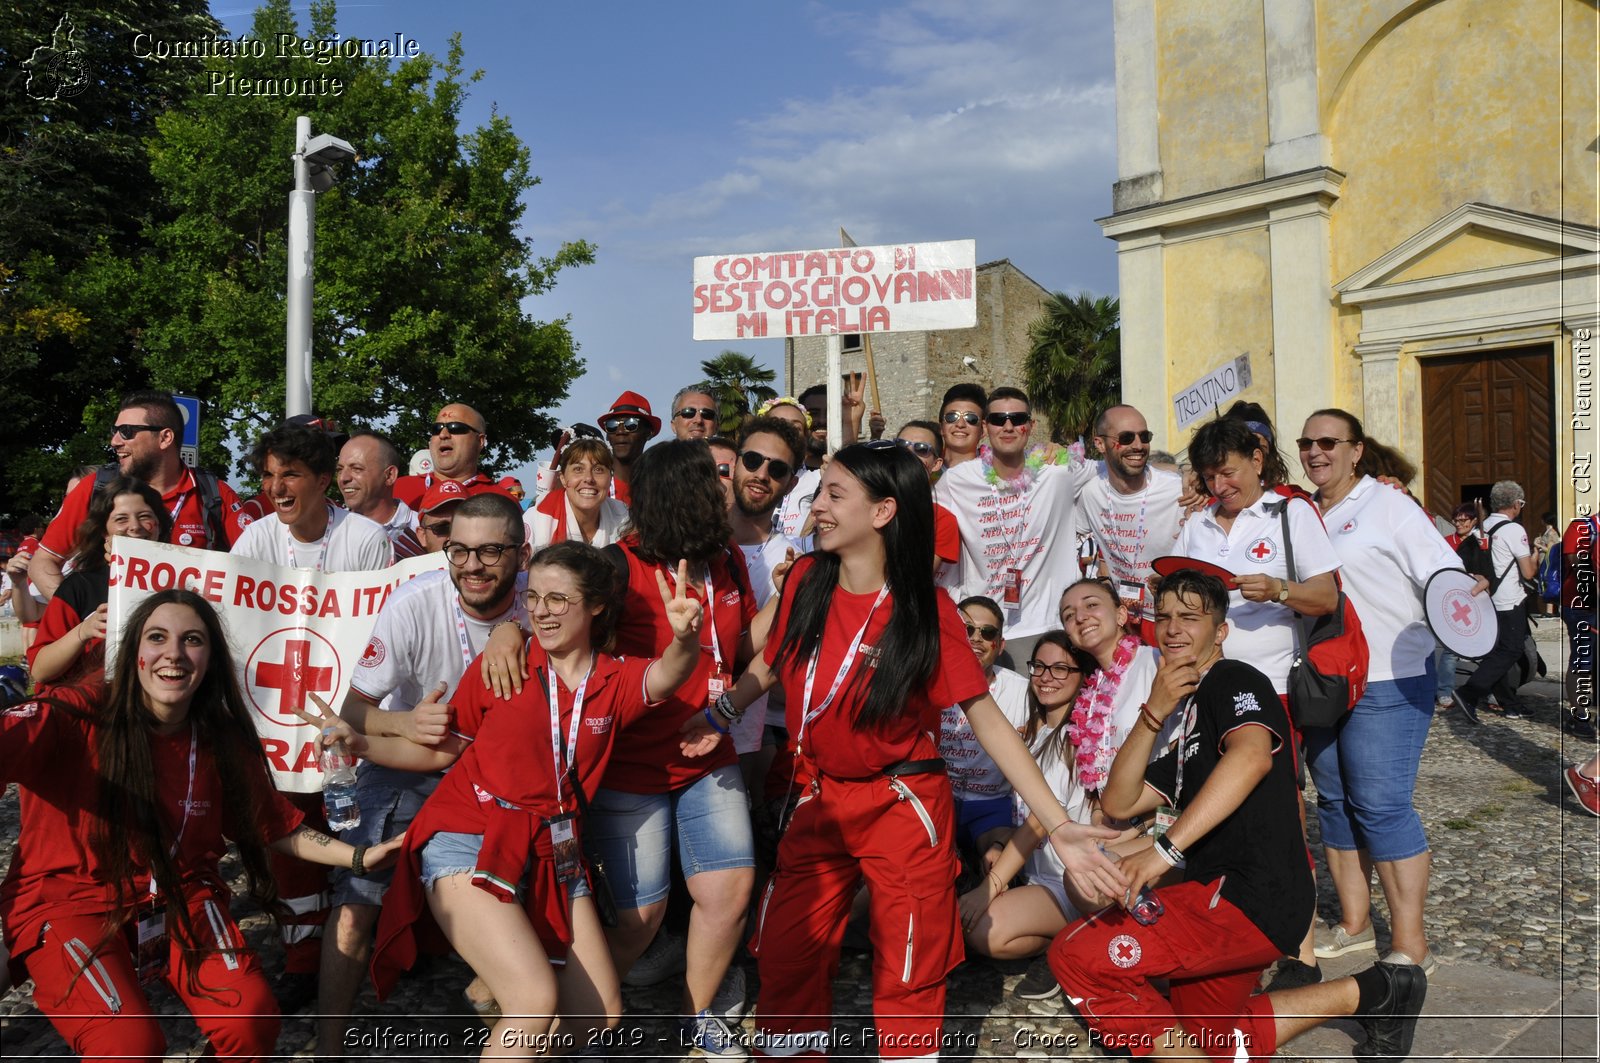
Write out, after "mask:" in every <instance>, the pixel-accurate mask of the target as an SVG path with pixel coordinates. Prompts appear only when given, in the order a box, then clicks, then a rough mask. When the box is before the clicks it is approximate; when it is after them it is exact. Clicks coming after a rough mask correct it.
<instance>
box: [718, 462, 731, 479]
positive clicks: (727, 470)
mask: <svg viewBox="0 0 1600 1063" xmlns="http://www.w3.org/2000/svg"><path fill="white" fill-rule="evenodd" d="M717 475H718V476H720V477H722V478H723V479H724V480H726V479H728V478H729V477H731V476H732V475H733V466H732V465H730V464H728V463H727V462H725V461H719V462H717Z"/></svg>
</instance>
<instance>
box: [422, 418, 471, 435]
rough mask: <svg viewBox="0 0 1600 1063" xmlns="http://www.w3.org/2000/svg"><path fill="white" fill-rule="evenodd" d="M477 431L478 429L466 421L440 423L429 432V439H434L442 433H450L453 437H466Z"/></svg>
mask: <svg viewBox="0 0 1600 1063" xmlns="http://www.w3.org/2000/svg"><path fill="white" fill-rule="evenodd" d="M476 431H477V429H476V428H474V427H473V426H472V425H470V424H468V423H467V422H465V421H439V422H438V423H436V424H435V425H434V426H433V428H432V429H431V430H429V432H428V438H429V439H432V438H433V437H434V436H436V435H439V434H440V433H441V432H449V433H450V434H451V435H453V436H464V435H471V434H472V433H473V432H476Z"/></svg>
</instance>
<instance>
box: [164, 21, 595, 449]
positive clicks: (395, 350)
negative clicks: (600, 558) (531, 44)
mask: <svg viewBox="0 0 1600 1063" xmlns="http://www.w3.org/2000/svg"><path fill="white" fill-rule="evenodd" d="M337 32H338V27H337V24H336V21H335V5H334V4H333V3H332V2H331V0H321V2H315V3H313V4H312V5H311V17H310V29H309V33H308V36H309V37H311V38H315V39H329V38H332V37H334V36H335V35H336V34H337ZM285 33H287V34H294V35H298V34H299V33H300V27H299V26H298V25H297V24H296V22H295V19H294V16H293V15H292V13H291V11H290V7H289V3H288V0H272V2H271V3H269V4H267V5H266V6H264V7H262V8H259V9H258V10H257V11H256V15H255V20H254V25H253V27H252V30H251V33H250V36H251V37H252V38H254V39H257V40H261V41H264V42H276V41H278V40H279V39H280V35H281V34H285ZM267 53H268V54H267V55H266V56H265V57H263V58H250V57H242V58H239V57H236V58H226V59H208V60H206V61H205V62H204V64H203V69H198V70H197V71H196V76H199V77H202V78H205V79H207V80H206V84H207V85H213V84H215V83H216V79H217V78H219V77H221V78H229V79H231V81H228V82H227V83H226V84H228V85H231V86H233V88H232V91H229V92H217V93H215V94H211V93H205V94H197V95H194V96H191V97H190V98H189V99H188V100H187V101H186V102H185V104H184V105H183V106H181V107H179V108H177V109H174V110H172V111H169V112H167V113H166V114H164V115H162V116H161V117H160V118H159V119H158V121H157V128H158V133H157V136H156V137H155V138H154V140H153V141H152V143H151V146H150V160H151V172H152V174H153V175H154V177H155V180H156V182H157V185H158V187H159V190H160V194H161V200H162V206H163V208H164V209H165V211H166V212H167V214H166V217H165V218H164V219H163V220H162V221H161V222H160V223H159V224H157V225H156V226H154V227H153V229H152V231H151V233H150V242H151V244H152V245H153V249H154V250H153V253H152V254H151V255H150V256H148V257H147V258H146V259H144V260H142V261H141V262H140V263H139V264H138V268H137V270H136V274H135V279H134V292H135V295H134V301H135V304H136V310H137V312H138V314H139V316H140V318H141V319H142V321H143V323H144V327H143V329H142V331H141V332H140V334H139V341H138V354H139V356H140V357H141V358H142V360H143V361H144V363H145V364H146V365H147V366H148V367H149V370H150V375H151V378H152V379H153V381H154V382H155V383H156V384H158V385H162V386H167V387H171V388H174V389H175V390H185V391H188V392H190V393H192V394H196V395H199V396H200V397H202V398H203V399H205V400H206V403H207V405H206V419H205V421H204V422H203V426H204V427H203V437H202V445H203V447H204V448H205V450H206V452H207V454H208V455H209V457H210V460H212V461H213V462H215V461H216V460H217V459H218V457H220V456H221V454H222V450H221V446H222V444H223V442H224V440H225V439H227V438H229V437H234V438H239V439H243V440H246V441H248V440H250V439H253V438H254V437H255V436H256V435H257V434H259V433H260V432H261V431H262V430H263V429H266V428H268V427H270V426H271V425H273V424H275V423H276V422H277V421H278V420H279V419H280V418H281V416H282V410H283V400H284V381H283V361H284V328H285V313H284V287H285V275H286V272H287V258H286V243H287V236H286V228H287V216H288V207H287V200H288V190H289V187H290V184H291V170H290V165H289V155H290V152H291V151H292V150H293V138H294V119H295V115H296V114H301V113H305V114H309V115H310V116H311V121H312V128H313V131H316V132H329V133H333V134H334V135H336V136H338V137H341V138H343V139H345V140H348V141H349V142H350V143H351V144H352V145H353V146H354V147H355V148H356V150H357V152H358V154H359V159H358V161H356V162H355V163H350V164H345V165H344V166H342V167H340V171H339V173H338V175H337V177H338V180H337V183H336V184H335V185H334V186H333V188H332V189H330V190H329V191H327V192H323V193H320V194H319V195H318V197H317V217H316V234H315V249H316V265H315V269H316V286H315V298H314V303H313V323H312V328H313V336H312V350H313V359H314V366H313V383H312V389H313V390H312V405H313V406H314V408H315V409H316V410H317V411H318V412H319V413H326V414H330V415H332V416H334V417H336V418H337V419H339V420H340V421H341V422H342V423H344V424H346V425H349V424H356V423H373V422H378V421H382V420H384V419H386V418H388V417H390V416H393V417H395V418H396V423H395V425H394V427H393V432H394V435H395V438H396V439H397V441H399V442H400V443H401V444H402V447H403V448H409V447H410V446H414V445H420V444H421V441H422V440H423V439H424V438H425V436H424V428H423V426H424V424H425V423H426V422H428V421H429V420H430V419H431V418H432V416H433V414H434V412H435V410H437V408H438V407H439V405H441V404H442V403H444V402H446V401H461V402H466V403H468V404H470V405H472V406H475V407H476V408H477V409H478V410H479V411H480V412H482V413H483V415H484V417H485V418H486V419H487V421H488V425H489V439H490V443H491V449H490V453H489V455H488V456H487V460H488V461H489V463H491V464H494V463H510V462H514V461H521V460H528V459H530V458H531V457H532V456H533V454H534V451H535V449H536V448H537V447H539V446H540V445H542V444H543V443H544V442H545V440H546V439H547V438H548V436H549V435H550V433H551V431H552V430H553V428H554V427H555V426H554V422H553V421H552V420H551V419H550V418H549V417H548V416H546V415H545V414H544V413H543V412H541V411H542V409H543V408H545V407H548V406H550V405H552V404H553V403H555V402H557V401H558V400H559V399H561V398H562V397H564V396H565V394H566V389H567V385H568V383H569V382H570V381H571V380H573V379H574V378H575V377H576V376H577V375H578V374H579V372H580V371H581V369H582V362H581V361H580V360H579V359H578V357H577V355H576V351H575V344H574V342H573V340H572V336H571V333H570V332H569V330H568V328H567V322H566V321H565V320H558V321H553V322H539V321H535V320H533V319H532V318H530V317H529V316H528V315H527V314H525V313H524V312H523V311H522V309H521V304H522V302H523V301H524V300H525V299H527V298H529V297H530V296H534V295H538V294H541V293H544V292H546V291H548V290H549V289H550V288H551V286H552V285H553V284H554V280H555V276H556V274H557V273H558V272H559V271H560V270H561V269H562V268H565V267H568V266H575V265H579V264H582V263H587V262H590V261H592V260H593V249H592V248H591V247H590V246H589V245H588V244H586V243H584V242H582V241H577V242H573V243H568V244H564V245H562V246H561V247H560V248H559V249H557V250H556V252H555V254H553V255H550V256H548V257H539V256H536V255H535V254H534V251H533V248H532V246H531V244H530V243H529V241H528V240H527V239H526V238H525V237H524V236H523V235H521V234H520V233H519V231H518V230H519V222H520V221H521V218H522V215H523V211H524V208H525V204H524V201H523V197H524V194H525V193H527V192H528V191H529V190H530V189H532V188H533V186H534V185H536V184H537V183H538V179H537V178H536V177H534V176H533V174H532V172H531V169H530V162H529V152H528V149H527V148H526V147H525V146H524V145H523V143H522V142H521V141H520V140H519V139H518V138H517V136H516V135H515V133H513V131H512V128H511V124H510V122H509V121H508V120H507V119H506V118H505V117H504V116H503V115H500V114H498V113H494V114H492V115H491V117H490V118H489V120H488V122H487V123H486V124H484V125H482V126H480V127H478V128H477V129H474V130H471V131H470V132H462V131H460V130H459V129H458V126H459V120H460V111H461V106H462V103H463V101H464V100H465V98H466V95H467V87H468V85H470V84H471V83H473V82H475V81H476V80H478V78H479V77H480V76H481V72H476V73H467V72H466V71H464V69H463V67H462V49H461V42H460V38H459V37H456V38H453V39H452V41H451V44H450V49H449V52H448V55H447V56H446V58H445V60H444V61H443V63H442V64H440V63H438V62H436V61H435V59H434V58H433V57H431V56H428V55H420V56H418V57H415V58H409V59H405V60H402V61H399V62H396V63H393V64H390V63H389V62H387V61H382V60H363V59H361V58H359V57H329V56H320V57H315V58H311V57H306V56H304V55H303V54H301V53H298V52H297V53H296V54H294V55H293V56H291V57H289V58H285V57H283V56H282V55H281V54H279V52H278V50H277V48H276V47H275V44H274V43H269V46H268V48H267ZM258 79H262V82H263V83H266V82H269V81H270V82H271V83H276V84H278V85H283V84H284V83H285V82H286V81H297V82H300V81H303V80H304V79H316V80H317V81H318V84H319V85H321V86H331V85H332V84H333V83H334V82H335V81H337V82H339V83H340V84H341V86H342V91H337V92H335V91H323V92H321V93H320V94H316V95H309V96H308V95H293V96H285V95H264V94H261V93H260V90H259V89H256V90H255V91H254V92H252V93H250V94H244V93H243V92H242V91H241V90H240V89H239V88H238V86H240V85H243V84H246V83H250V84H252V85H254V84H257V83H258Z"/></svg>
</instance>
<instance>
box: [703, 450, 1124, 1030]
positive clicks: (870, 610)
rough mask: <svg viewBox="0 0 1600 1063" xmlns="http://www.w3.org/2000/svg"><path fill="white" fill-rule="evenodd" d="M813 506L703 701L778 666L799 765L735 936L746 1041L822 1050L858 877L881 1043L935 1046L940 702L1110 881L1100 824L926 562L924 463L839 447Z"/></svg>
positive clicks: (950, 873) (947, 841)
mask: <svg viewBox="0 0 1600 1063" xmlns="http://www.w3.org/2000/svg"><path fill="white" fill-rule="evenodd" d="M811 512H812V515H813V516H814V517H815V518H816V529H817V546H818V552H817V553H814V554H811V555H810V556H808V557H805V558H802V559H801V560H800V561H798V562H796V563H795V567H794V569H793V571H792V572H791V573H790V574H789V576H788V579H787V580H786V581H785V584H784V587H783V603H782V605H781V606H780V608H779V613H778V618H777V621H776V623H775V624H774V626H773V630H772V634H771V637H770V638H769V639H768V641H767V643H766V648H765V650H764V652H763V654H762V656H761V657H758V658H757V659H756V660H755V661H754V662H752V664H751V666H750V669H749V670H748V671H746V672H745V674H744V675H743V676H741V677H740V679H739V682H738V684H737V685H736V686H735V688H734V689H733V691H731V692H730V693H729V695H728V696H727V697H725V698H723V699H721V700H720V701H719V702H718V704H717V706H716V708H715V710H714V712H715V713H716V714H720V715H721V717H722V718H723V719H724V720H726V719H730V718H737V716H738V715H739V713H740V712H742V711H743V708H744V707H745V706H747V705H749V704H750V703H751V702H752V701H754V700H755V699H756V698H757V697H758V696H759V695H760V693H761V692H762V691H764V690H766V689H768V688H770V687H771V686H772V685H773V684H774V683H777V682H782V684H783V686H784V690H785V692H786V694H787V706H788V708H787V711H788V726H789V732H790V734H791V735H794V736H796V740H797V742H798V744H799V747H800V750H801V754H802V755H803V756H804V757H806V758H807V759H808V760H809V762H810V764H811V765H812V766H813V767H814V769H815V777H814V781H813V782H812V785H811V787H810V788H809V790H808V791H807V792H806V793H805V794H804V795H803V796H802V797H801V799H800V803H799V805H798V807H797V808H796V810H795V812H794V815H793V817H792V819H791V820H790V823H789V826H788V830H787V832H786V833H785V834H784V836H783V840H782V842H781V843H780V845H779V849H778V870H777V872H776V874H774V876H773V878H772V880H771V881H770V882H769V884H768V886H767V889H766V893H765V895H764V897H763V898H762V901H761V905H760V907H759V909H758V912H759V915H758V923H757V926H756V928H755V932H754V935H753V937H752V940H751V947H752V950H753V951H755V952H756V954H757V957H758V959H759V962H760V972H761V995H760V999H759V1001H758V1005H757V1023H756V1026H757V1031H758V1032H757V1047H758V1048H759V1049H760V1050H761V1051H762V1052H763V1053H764V1054H767V1055H798V1054H802V1053H807V1054H822V1053H823V1052H825V1051H826V1050H827V1046H828V1039H829V1027H830V1022H831V1018H830V1015H831V1012H832V1000H831V997H830V995H829V981H830V977H831V974H832V972H833V970H834V967H835V965H836V960H837V956H838V951H839V943H840V939H841V937H842V935H843V933H844V920H845V915H846V913H847V912H848V910H849V907H850V901H851V898H852V897H853V896H854V895H855V892H856V888H857V886H858V885H859V884H860V882H861V881H862V880H863V879H865V880H866V882H867V884H868V886H869V887H870V895H871V906H872V909H871V911H872V927H871V936H872V944H873V1004H874V1007H875V1009H876V1013H877V1026H878V1038H879V1052H880V1054H881V1055H882V1056H883V1057H885V1058H906V1057H922V1056H925V1057H930V1058H931V1057H933V1056H936V1055H937V1053H938V1049H939V1031H940V1025H941V1022H942V1016H943V1014H944V996H945V976H946V975H948V974H949V972H950V970H951V969H952V968H954V967H955V965H956V964H957V963H959V962H960V961H961V959H962V944H961V923H960V917H959V914H958V912H957V907H956V895H955V889H954V884H955V879H956V873H957V869H958V868H957V861H956V855H955V847H954V843H953V837H954V834H955V815H954V807H953V802H952V799H951V795H950V783H949V779H948V777H947V776H946V774H945V770H944V762H943V761H941V760H940V759H939V757H938V750H937V747H936V745H935V739H934V738H933V737H932V736H934V735H937V734H938V732H939V715H940V712H941V709H942V708H943V706H946V705H952V704H959V705H960V706H961V707H962V709H963V711H965V712H966V714H967V717H968V719H969V720H970V721H971V724H972V729H973V731H974V732H975V733H976V735H977V737H978V740H979V741H980V742H981V743H982V744H983V746H984V748H985V749H986V750H987V751H988V752H989V754H990V756H992V757H993V758H994V760H995V763H996V764H997V765H999V767H1000V769H1001V770H1002V771H1003V772H1004V773H1005V775H1006V777H1007V778H1008V779H1010V780H1011V783H1012V785H1013V786H1014V787H1015V789H1016V792H1017V793H1018V794H1020V795H1021V796H1022V798H1023V800H1025V801H1027V803H1028V805H1029V807H1031V808H1032V809H1033V810H1034V811H1035V812H1036V814H1037V815H1038V816H1039V818H1040V820H1041V821H1042V823H1043V824H1044V825H1045V826H1046V827H1047V828H1049V833H1050V840H1051V843H1052V844H1053V845H1054V846H1055V848H1056V851H1057V852H1058V853H1060V855H1061V857H1062V859H1063V861H1064V862H1065V865H1066V867H1067V870H1068V873H1069V874H1071V875H1072V876H1073V878H1074V880H1075V881H1081V882H1082V883H1083V885H1084V886H1085V887H1086V888H1087V889H1090V890H1094V891H1096V892H1111V891H1113V890H1116V891H1120V890H1121V886H1120V885H1119V884H1118V880H1119V877H1120V873H1119V872H1117V871H1116V869H1115V868H1114V867H1112V865H1111V864H1110V863H1109V862H1108V861H1106V859H1105V858H1104V857H1103V856H1102V855H1100V853H1099V852H1098V851H1097V849H1096V845H1095V843H1096V841H1097V840H1099V839H1102V838H1105V839H1109V838H1113V837H1115V832H1114V831H1110V830H1106V829H1102V828H1097V827H1090V826H1085V825H1079V824H1075V823H1071V822H1070V821H1069V820H1068V818H1067V815H1066V813H1065V812H1063V811H1062V809H1061V803H1060V802H1059V801H1057V800H1056V798H1055V796H1054V795H1053V794H1052V793H1051V792H1050V787H1049V786H1048V785H1047V784H1046V782H1045V780H1044V777H1043V776H1042V775H1041V774H1040V773H1039V767H1038V765H1037V764H1036V763H1035V762H1034V760H1033V758H1032V757H1031V756H1029V754H1028V750H1027V747H1026V746H1024V745H1023V744H1022V740H1021V738H1019V737H1018V736H1017V732H1016V730H1015V729H1014V728H1013V727H1012V726H1011V724H1010V723H1009V722H1008V721H1007V720H1006V718H1005V716H1004V714H1003V713H1002V712H1001V711H1000V708H999V706H997V705H996V704H995V703H994V700H993V699H992V698H991V697H990V696H989V685H988V681H987V679H986V678H985V676H984V674H983V672H982V670H981V669H980V668H979V666H978V661H977V658H976V657H974V656H973V654H972V650H971V648H970V647H968V645H967V641H966V638H965V632H964V630H963V628H962V624H961V620H960V618H959V616H958V615H957V613H956V609H955V606H954V604H953V603H952V602H951V601H950V599H949V598H948V597H947V596H945V595H943V594H941V593H940V592H939V591H938V590H937V589H936V588H935V586H934V584H933V580H932V578H931V577H930V573H931V572H932V571H933V501H932V497H931V493H930V491H929V489H928V475H927V472H926V470H924V469H923V467H922V465H921V463H920V462H918V461H917V460H916V458H915V457H913V456H912V455H911V454H910V453H908V452H906V451H905V450H903V449H901V448H900V447H898V446H896V445H895V444H894V443H892V442H890V441H882V442H874V443H862V444H857V445H854V446H849V447H845V448H844V449H842V450H840V451H839V452H838V453H837V454H836V455H834V458H833V460H832V462H830V463H829V465H828V467H827V469H826V470H825V471H824V473H823V476H822V482H821V485H820V487H819V489H818V491H817V495H816V498H815V500H814V501H813V503H812V507H811ZM685 731H686V734H685V737H684V748H685V751H686V752H692V753H700V752H704V751H709V750H710V749H712V748H714V747H715V743H716V740H717V739H718V738H719V737H720V736H719V735H717V734H716V733H715V732H713V731H712V730H711V729H710V728H709V727H708V726H706V721H704V720H702V721H700V723H699V724H698V725H697V724H695V723H694V722H693V721H691V723H690V724H689V725H686V727H685Z"/></svg>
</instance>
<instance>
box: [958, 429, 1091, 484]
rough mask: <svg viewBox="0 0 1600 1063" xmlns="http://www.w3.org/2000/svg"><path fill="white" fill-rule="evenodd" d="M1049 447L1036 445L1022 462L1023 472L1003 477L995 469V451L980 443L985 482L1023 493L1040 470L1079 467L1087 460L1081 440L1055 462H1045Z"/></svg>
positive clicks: (1067, 448) (979, 454) (1059, 455)
mask: <svg viewBox="0 0 1600 1063" xmlns="http://www.w3.org/2000/svg"><path fill="white" fill-rule="evenodd" d="M1048 446H1049V444H1047V443H1035V444H1034V445H1033V446H1031V447H1029V448H1028V451H1027V456H1026V457H1025V458H1024V459H1023V461H1022V471H1021V472H1019V473H1017V475H1015V476H1003V475H1001V473H1000V470H999V469H996V468H995V467H994V451H993V450H992V449H991V448H990V446H989V444H988V443H979V444H978V460H979V461H981V462H982V463H983V478H984V480H985V481H986V482H988V483H989V484H990V485H991V486H994V487H999V488H1003V489H1004V490H1006V491H1011V492H1017V493H1021V492H1023V491H1026V490H1027V489H1028V488H1030V487H1032V486H1033V481H1034V477H1036V476H1038V474H1039V470H1040V469H1042V468H1044V467H1045V465H1047V464H1048V465H1078V464H1081V463H1082V462H1083V461H1085V460H1086V458H1085V454H1086V451H1085V450H1084V446H1083V440H1081V439H1079V440H1077V441H1075V442H1073V443H1069V444H1067V446H1066V448H1065V449H1063V450H1062V451H1061V453H1060V454H1058V455H1057V456H1056V459H1055V461H1053V462H1047V461H1046V460H1045V449H1046V447H1048Z"/></svg>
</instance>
